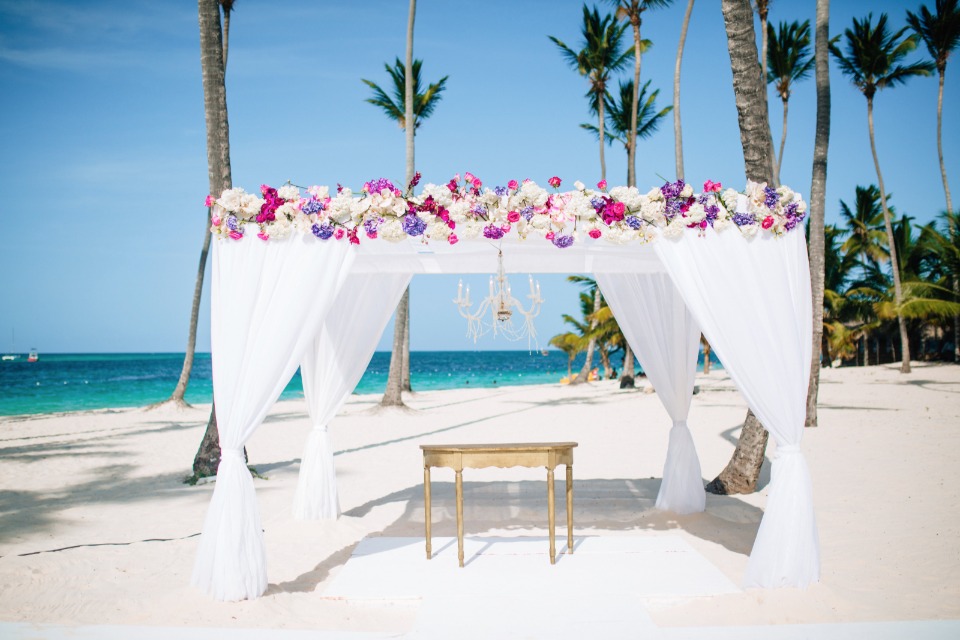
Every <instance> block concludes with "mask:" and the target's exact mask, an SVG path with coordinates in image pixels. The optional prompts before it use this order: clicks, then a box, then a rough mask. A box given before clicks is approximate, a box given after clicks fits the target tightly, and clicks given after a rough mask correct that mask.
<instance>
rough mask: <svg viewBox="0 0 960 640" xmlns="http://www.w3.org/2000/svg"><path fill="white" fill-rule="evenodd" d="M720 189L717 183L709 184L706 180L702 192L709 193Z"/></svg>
mask: <svg viewBox="0 0 960 640" xmlns="http://www.w3.org/2000/svg"><path fill="white" fill-rule="evenodd" d="M721 188H722V185H721V184H720V183H719V182H710V181H709V180H707V181H706V182H704V183H703V190H704V192H705V193H709V192H711V191H720V189H721Z"/></svg>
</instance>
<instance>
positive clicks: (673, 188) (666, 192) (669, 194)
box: [660, 180, 687, 198]
mask: <svg viewBox="0 0 960 640" xmlns="http://www.w3.org/2000/svg"><path fill="white" fill-rule="evenodd" d="M686 186H687V183H686V182H684V181H683V180H677V181H676V182H668V183H666V184H664V185H663V186H662V187H660V193H662V194H663V197H664V198H679V197H680V192H681V191H683V188H684V187H686Z"/></svg>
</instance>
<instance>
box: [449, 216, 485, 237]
mask: <svg viewBox="0 0 960 640" xmlns="http://www.w3.org/2000/svg"><path fill="white" fill-rule="evenodd" d="M455 231H456V232H457V237H458V238H460V239H461V240H470V239H472V238H476V237H478V236H479V235H480V234H481V233H482V232H483V223H482V222H480V221H477V220H470V221H468V222H465V223H464V224H462V225H459V224H458V225H457V228H456V229H455Z"/></svg>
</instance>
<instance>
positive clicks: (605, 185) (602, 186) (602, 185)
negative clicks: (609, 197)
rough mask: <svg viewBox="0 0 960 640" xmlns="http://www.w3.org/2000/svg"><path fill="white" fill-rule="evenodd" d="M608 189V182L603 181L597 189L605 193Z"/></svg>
mask: <svg viewBox="0 0 960 640" xmlns="http://www.w3.org/2000/svg"><path fill="white" fill-rule="evenodd" d="M606 188H607V181H606V180H601V181H600V182H598V183H597V189H600V190H601V191H603V190H604V189H606Z"/></svg>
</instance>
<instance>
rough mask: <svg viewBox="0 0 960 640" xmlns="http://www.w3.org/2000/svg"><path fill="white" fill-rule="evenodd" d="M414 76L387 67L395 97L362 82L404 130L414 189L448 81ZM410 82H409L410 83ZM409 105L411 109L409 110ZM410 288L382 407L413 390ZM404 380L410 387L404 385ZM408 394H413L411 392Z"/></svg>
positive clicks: (418, 64)
mask: <svg viewBox="0 0 960 640" xmlns="http://www.w3.org/2000/svg"><path fill="white" fill-rule="evenodd" d="M415 4H416V3H415V0H411V13H410V21H409V26H408V33H407V38H408V42H407V45H408V51H407V53H408V57H412V37H413V36H412V30H413V15H414V12H415ZM409 62H410V64H409V66H410V69H411V73H409V74H408V73H407V65H406V64H405V63H402V62H400V58H397V59H396V61H395V62H394V64H393V66H392V67H391V66H390V64H389V63H387V64H384V65H383V66H384V69H386V71H387V74H388V75H389V76H390V79H391V80H392V83H393V96H392V97H391V96H390V95H388V94H387V92H386V91H385V90H384V89H382V88H381V87H380V86H379V85H378V84H376V83H375V82H372V81H370V80H362V82H363V83H364V84H366V85H367V86H368V87H370V88H371V89H372V90H373V97H371V98H368V99H367V102H369V103H370V104H372V105H374V106H376V107H380V109H381V110H382V111H383V112H384V113H385V114H386V116H387V117H388V118H390V119H391V120H395V121H396V122H397V125H398V126H399V127H400V128H401V129H403V130H404V132H405V134H406V139H407V185H410V184H411V183H412V180H413V176H414V174H415V173H416V172H415V169H414V164H413V163H414V151H413V139H414V135H415V134H416V130H417V129H418V128H419V127H420V125H421V124H423V121H424V120H426V119H427V118H429V117H430V115H431V114H433V112H434V110H435V109H436V107H437V104H438V103H439V102H440V100H441V98H442V94H443V91H444V89H446V84H447V78H449V76H444V77H442V78H440V80H438V81H437V82H435V83H432V84H430V85H428V86H427V88H426V89H425V90H424V89H423V88H422V83H421V75H420V70H421V68H422V66H423V61H422V60H410V61H409ZM408 78H409V79H410V81H409V82H408V81H407V79H408ZM408 84H409V86H410V95H412V99H411V100H407V87H408ZM408 105H409V108H408ZM407 122H413V126H412V127H407V126H406V123H407ZM409 322H410V288H409V287H407V290H406V291H405V292H404V294H403V297H402V298H401V299H400V304H398V305H397V314H396V317H395V318H394V330H393V350H392V352H391V356H390V370H389V373H388V374H387V388H386V391H385V392H384V395H383V399H382V400H381V402H380V404H381V405H382V406H402V405H403V399H402V397H401V394H402V392H403V391H404V390H405V389H404V387H405V386H406V387H409V380H410V374H409V371H410V357H409V349H410V340H409V331H410V328H409V327H410V325H409ZM404 380H406V381H407V383H408V384H407V385H404ZM406 390H409V388H407V389H406Z"/></svg>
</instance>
